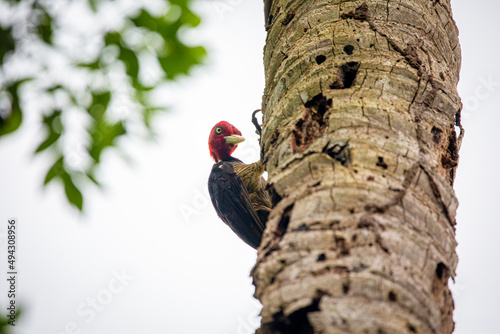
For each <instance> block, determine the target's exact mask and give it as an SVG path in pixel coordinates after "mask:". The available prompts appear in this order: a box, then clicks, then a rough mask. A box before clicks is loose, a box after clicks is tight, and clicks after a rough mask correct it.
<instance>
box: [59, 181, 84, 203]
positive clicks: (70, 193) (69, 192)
mask: <svg viewBox="0 0 500 334" xmlns="http://www.w3.org/2000/svg"><path fill="white" fill-rule="evenodd" d="M62 181H63V183H64V191H65V192H66V197H67V198H68V201H69V202H70V203H71V204H73V205H74V206H76V207H77V208H78V209H79V210H80V211H82V209H83V196H82V193H81V191H80V190H79V189H78V188H77V187H76V185H75V183H74V182H73V180H72V178H71V175H69V174H68V173H67V172H64V173H63V174H62Z"/></svg>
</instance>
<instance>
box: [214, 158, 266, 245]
mask: <svg viewBox="0 0 500 334" xmlns="http://www.w3.org/2000/svg"><path fill="white" fill-rule="evenodd" d="M245 166H250V165H245V164H243V163H242V162H241V161H240V160H239V159H236V158H234V157H229V158H227V159H225V160H224V161H219V162H217V163H215V164H214V165H213V167H212V172H211V173H210V177H209V179H208V191H209V193H210V198H211V199H212V204H213V206H214V208H215V211H217V214H218V215H219V217H220V218H221V219H222V220H223V221H224V222H225V223H226V224H227V225H228V226H229V227H230V228H231V229H232V230H233V231H234V232H235V233H236V235H238V236H239V237H240V238H241V239H242V240H243V241H244V242H246V243H247V244H248V245H250V246H251V247H253V248H257V247H259V245H260V241H261V239H262V233H263V232H264V229H265V221H264V222H262V220H261V218H262V219H265V220H266V221H267V215H268V214H269V211H268V210H259V208H256V207H255V203H254V204H252V201H251V197H253V196H252V195H251V194H250V193H249V191H248V189H247V186H246V185H245V184H244V182H243V181H242V179H241V178H240V176H239V175H238V173H237V171H240V170H241V169H242V168H245ZM256 209H257V210H256ZM259 213H260V216H261V217H259Z"/></svg>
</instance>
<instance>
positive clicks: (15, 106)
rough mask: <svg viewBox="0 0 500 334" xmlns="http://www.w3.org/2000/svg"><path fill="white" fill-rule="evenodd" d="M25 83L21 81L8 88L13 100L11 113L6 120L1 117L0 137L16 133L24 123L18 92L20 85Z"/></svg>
mask: <svg viewBox="0 0 500 334" xmlns="http://www.w3.org/2000/svg"><path fill="white" fill-rule="evenodd" d="M24 81H25V80H20V81H17V82H15V83H14V84H12V85H10V86H7V91H8V92H9V93H10V96H11V98H12V103H11V113H10V114H9V115H8V116H7V117H5V118H2V116H0V137H1V136H4V135H6V134H9V133H11V132H14V131H16V130H17V129H18V128H19V127H20V126H21V123H22V122H23V113H22V111H21V108H20V106H19V95H18V93H17V90H18V88H19V85H20V84H21V83H23V82H24Z"/></svg>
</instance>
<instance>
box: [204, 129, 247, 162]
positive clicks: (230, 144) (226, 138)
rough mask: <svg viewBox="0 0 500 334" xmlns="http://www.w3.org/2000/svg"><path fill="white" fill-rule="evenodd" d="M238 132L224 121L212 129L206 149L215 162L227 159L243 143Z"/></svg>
mask: <svg viewBox="0 0 500 334" xmlns="http://www.w3.org/2000/svg"><path fill="white" fill-rule="evenodd" d="M244 140H245V138H243V137H241V132H240V130H238V129H236V128H235V127H234V126H233V125H231V124H229V123H228V122H226V121H221V122H219V123H217V124H215V126H214V127H213V128H212V131H210V137H208V149H209V150H210V156H212V158H213V159H214V160H215V162H217V161H220V160H225V159H228V158H229V157H230V156H231V154H232V153H233V152H234V150H236V147H237V146H238V144H239V143H241V142H242V141H244Z"/></svg>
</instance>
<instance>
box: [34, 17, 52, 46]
mask: <svg viewBox="0 0 500 334" xmlns="http://www.w3.org/2000/svg"><path fill="white" fill-rule="evenodd" d="M40 21H41V22H40V24H39V25H38V26H37V27H36V28H37V30H38V35H39V36H40V37H41V38H42V40H43V41H44V42H45V43H47V44H52V17H51V16H50V15H49V14H48V13H47V12H46V11H45V10H42V16H41V19H40Z"/></svg>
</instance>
